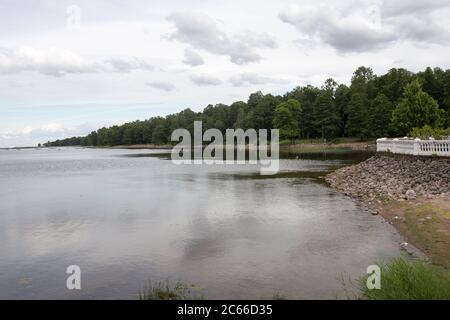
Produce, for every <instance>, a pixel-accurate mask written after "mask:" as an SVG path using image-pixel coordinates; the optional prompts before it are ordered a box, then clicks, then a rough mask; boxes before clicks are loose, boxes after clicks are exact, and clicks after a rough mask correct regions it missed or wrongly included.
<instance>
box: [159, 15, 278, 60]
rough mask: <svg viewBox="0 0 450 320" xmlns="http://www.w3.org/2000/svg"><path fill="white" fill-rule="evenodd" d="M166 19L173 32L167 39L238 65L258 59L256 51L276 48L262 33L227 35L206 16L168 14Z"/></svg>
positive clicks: (273, 42) (271, 39)
mask: <svg viewBox="0 0 450 320" xmlns="http://www.w3.org/2000/svg"><path fill="white" fill-rule="evenodd" d="M167 19H168V21H170V22H172V23H173V24H174V25H175V31H174V32H173V33H171V34H170V35H169V36H168V38H169V39H172V40H176V41H180V42H183V43H187V44H189V45H191V46H192V47H193V48H195V49H201V50H205V51H207V52H209V53H212V54H218V55H224V56H228V57H229V59H230V61H231V62H233V63H235V64H238V65H245V64H248V63H251V62H258V61H260V60H261V59H262V58H261V56H260V55H259V54H258V53H257V49H263V48H275V47H276V42H275V40H274V39H273V38H272V37H271V36H270V35H268V34H266V33H262V34H259V33H253V32H249V31H246V32H243V33H242V34H239V35H232V36H229V35H228V34H226V33H225V32H224V31H222V30H220V29H219V27H218V25H217V23H216V21H214V20H213V19H212V18H210V17H209V16H206V15H202V14H193V13H172V14H171V15H170V16H168V18H167Z"/></svg>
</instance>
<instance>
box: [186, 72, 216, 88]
mask: <svg viewBox="0 0 450 320" xmlns="http://www.w3.org/2000/svg"><path fill="white" fill-rule="evenodd" d="M191 80H192V82H193V83H195V84H196V85H198V86H217V85H220V84H221V83H222V81H221V80H220V79H219V78H216V77H213V76H211V75H207V74H194V75H192V76H191Z"/></svg>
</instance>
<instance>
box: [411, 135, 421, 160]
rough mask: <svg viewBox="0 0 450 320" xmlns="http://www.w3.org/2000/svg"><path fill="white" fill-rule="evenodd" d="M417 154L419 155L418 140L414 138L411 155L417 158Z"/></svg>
mask: <svg viewBox="0 0 450 320" xmlns="http://www.w3.org/2000/svg"><path fill="white" fill-rule="evenodd" d="M419 153H420V139H419V138H416V139H414V149H413V155H415V156H418V155H419Z"/></svg>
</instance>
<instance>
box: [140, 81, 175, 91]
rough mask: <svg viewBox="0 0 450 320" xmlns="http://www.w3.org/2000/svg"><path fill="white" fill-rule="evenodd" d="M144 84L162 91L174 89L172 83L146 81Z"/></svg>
mask: <svg viewBox="0 0 450 320" xmlns="http://www.w3.org/2000/svg"><path fill="white" fill-rule="evenodd" d="M146 85H148V86H149V87H152V88H155V89H159V90H163V91H173V90H175V89H176V87H175V86H174V85H173V84H171V83H169V82H162V81H154V82H147V83H146Z"/></svg>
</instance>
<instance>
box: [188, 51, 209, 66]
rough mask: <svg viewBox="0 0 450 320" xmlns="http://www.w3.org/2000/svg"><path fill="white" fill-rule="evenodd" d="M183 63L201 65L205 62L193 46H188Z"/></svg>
mask: <svg viewBox="0 0 450 320" xmlns="http://www.w3.org/2000/svg"><path fill="white" fill-rule="evenodd" d="M183 63H185V64H188V65H190V66H193V67H195V66H199V65H202V64H204V63H205V61H204V60H203V58H202V56H201V55H199V54H198V53H197V52H196V51H194V50H192V49H191V48H186V49H185V50H184V60H183Z"/></svg>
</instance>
